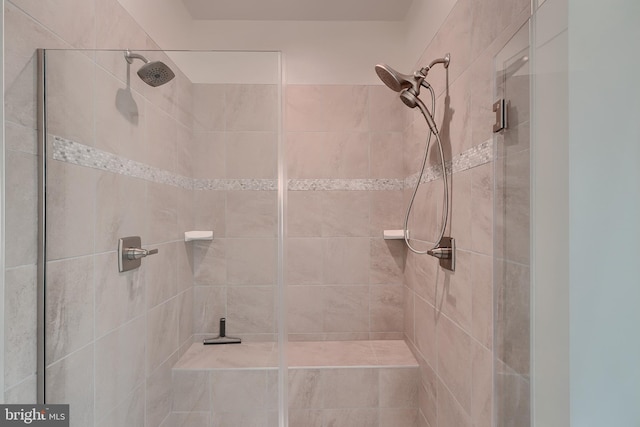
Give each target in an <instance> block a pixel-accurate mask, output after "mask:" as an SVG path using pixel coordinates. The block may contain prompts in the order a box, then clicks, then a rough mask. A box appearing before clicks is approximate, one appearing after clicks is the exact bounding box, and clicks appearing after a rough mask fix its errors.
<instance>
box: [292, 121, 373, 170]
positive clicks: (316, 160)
mask: <svg viewBox="0 0 640 427" xmlns="http://www.w3.org/2000/svg"><path fill="white" fill-rule="evenodd" d="M369 139H370V138H369V133H368V132H356V131H353V132H346V131H345V132H295V133H294V132H289V133H287V135H286V150H287V173H288V177H289V178H301V179H310V178H367V177H368V176H369Z"/></svg>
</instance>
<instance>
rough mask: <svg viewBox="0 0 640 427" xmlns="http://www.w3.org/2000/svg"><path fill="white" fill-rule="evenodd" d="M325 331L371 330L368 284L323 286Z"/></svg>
mask: <svg viewBox="0 0 640 427" xmlns="http://www.w3.org/2000/svg"><path fill="white" fill-rule="evenodd" d="M322 291H323V295H322V304H323V306H324V310H323V311H324V319H323V322H322V324H323V330H324V332H367V331H369V287H368V286H323V287H322Z"/></svg>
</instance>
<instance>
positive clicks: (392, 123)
mask: <svg viewBox="0 0 640 427" xmlns="http://www.w3.org/2000/svg"><path fill="white" fill-rule="evenodd" d="M405 108H406V107H405V106H404V104H402V101H400V99H399V98H398V94H397V93H395V92H393V91H392V90H389V88H387V87H386V86H369V128H370V129H371V130H374V131H384V132H390V131H402V130H403V129H404V125H405V114H404V113H405V112H406V110H405ZM398 148H399V147H398Z"/></svg>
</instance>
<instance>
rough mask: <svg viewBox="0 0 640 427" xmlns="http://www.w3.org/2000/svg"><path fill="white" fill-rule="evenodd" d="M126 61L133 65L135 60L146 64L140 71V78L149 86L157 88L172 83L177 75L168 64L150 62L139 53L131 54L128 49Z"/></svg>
mask: <svg viewBox="0 0 640 427" xmlns="http://www.w3.org/2000/svg"><path fill="white" fill-rule="evenodd" d="M124 59H126V61H127V62H128V63H129V64H133V60H134V59H139V60H141V61H143V62H144V65H143V66H142V67H140V69H139V70H138V76H139V77H140V78H141V79H142V81H143V82H145V83H146V84H148V85H149V86H153V87H157V86H161V85H163V84H165V83H168V82H169V81H171V80H172V79H173V78H174V77H175V76H176V75H175V74H174V73H173V71H172V70H171V68H169V66H168V65H167V64H165V63H164V62H161V61H153V62H152V61H149V60H148V59H147V58H145V57H144V56H142V55H140V54H139V53H131V51H129V50H128V49H127V50H126V51H125V52H124Z"/></svg>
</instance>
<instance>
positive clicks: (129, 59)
mask: <svg viewBox="0 0 640 427" xmlns="http://www.w3.org/2000/svg"><path fill="white" fill-rule="evenodd" d="M124 59H125V60H126V61H127V62H128V63H129V64H133V60H134V59H139V60H141V61H143V62H144V63H145V64H148V63H149V60H148V59H147V58H145V57H144V56H142V55H140V54H139V53H131V51H130V50H129V49H127V50H125V52H124Z"/></svg>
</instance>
